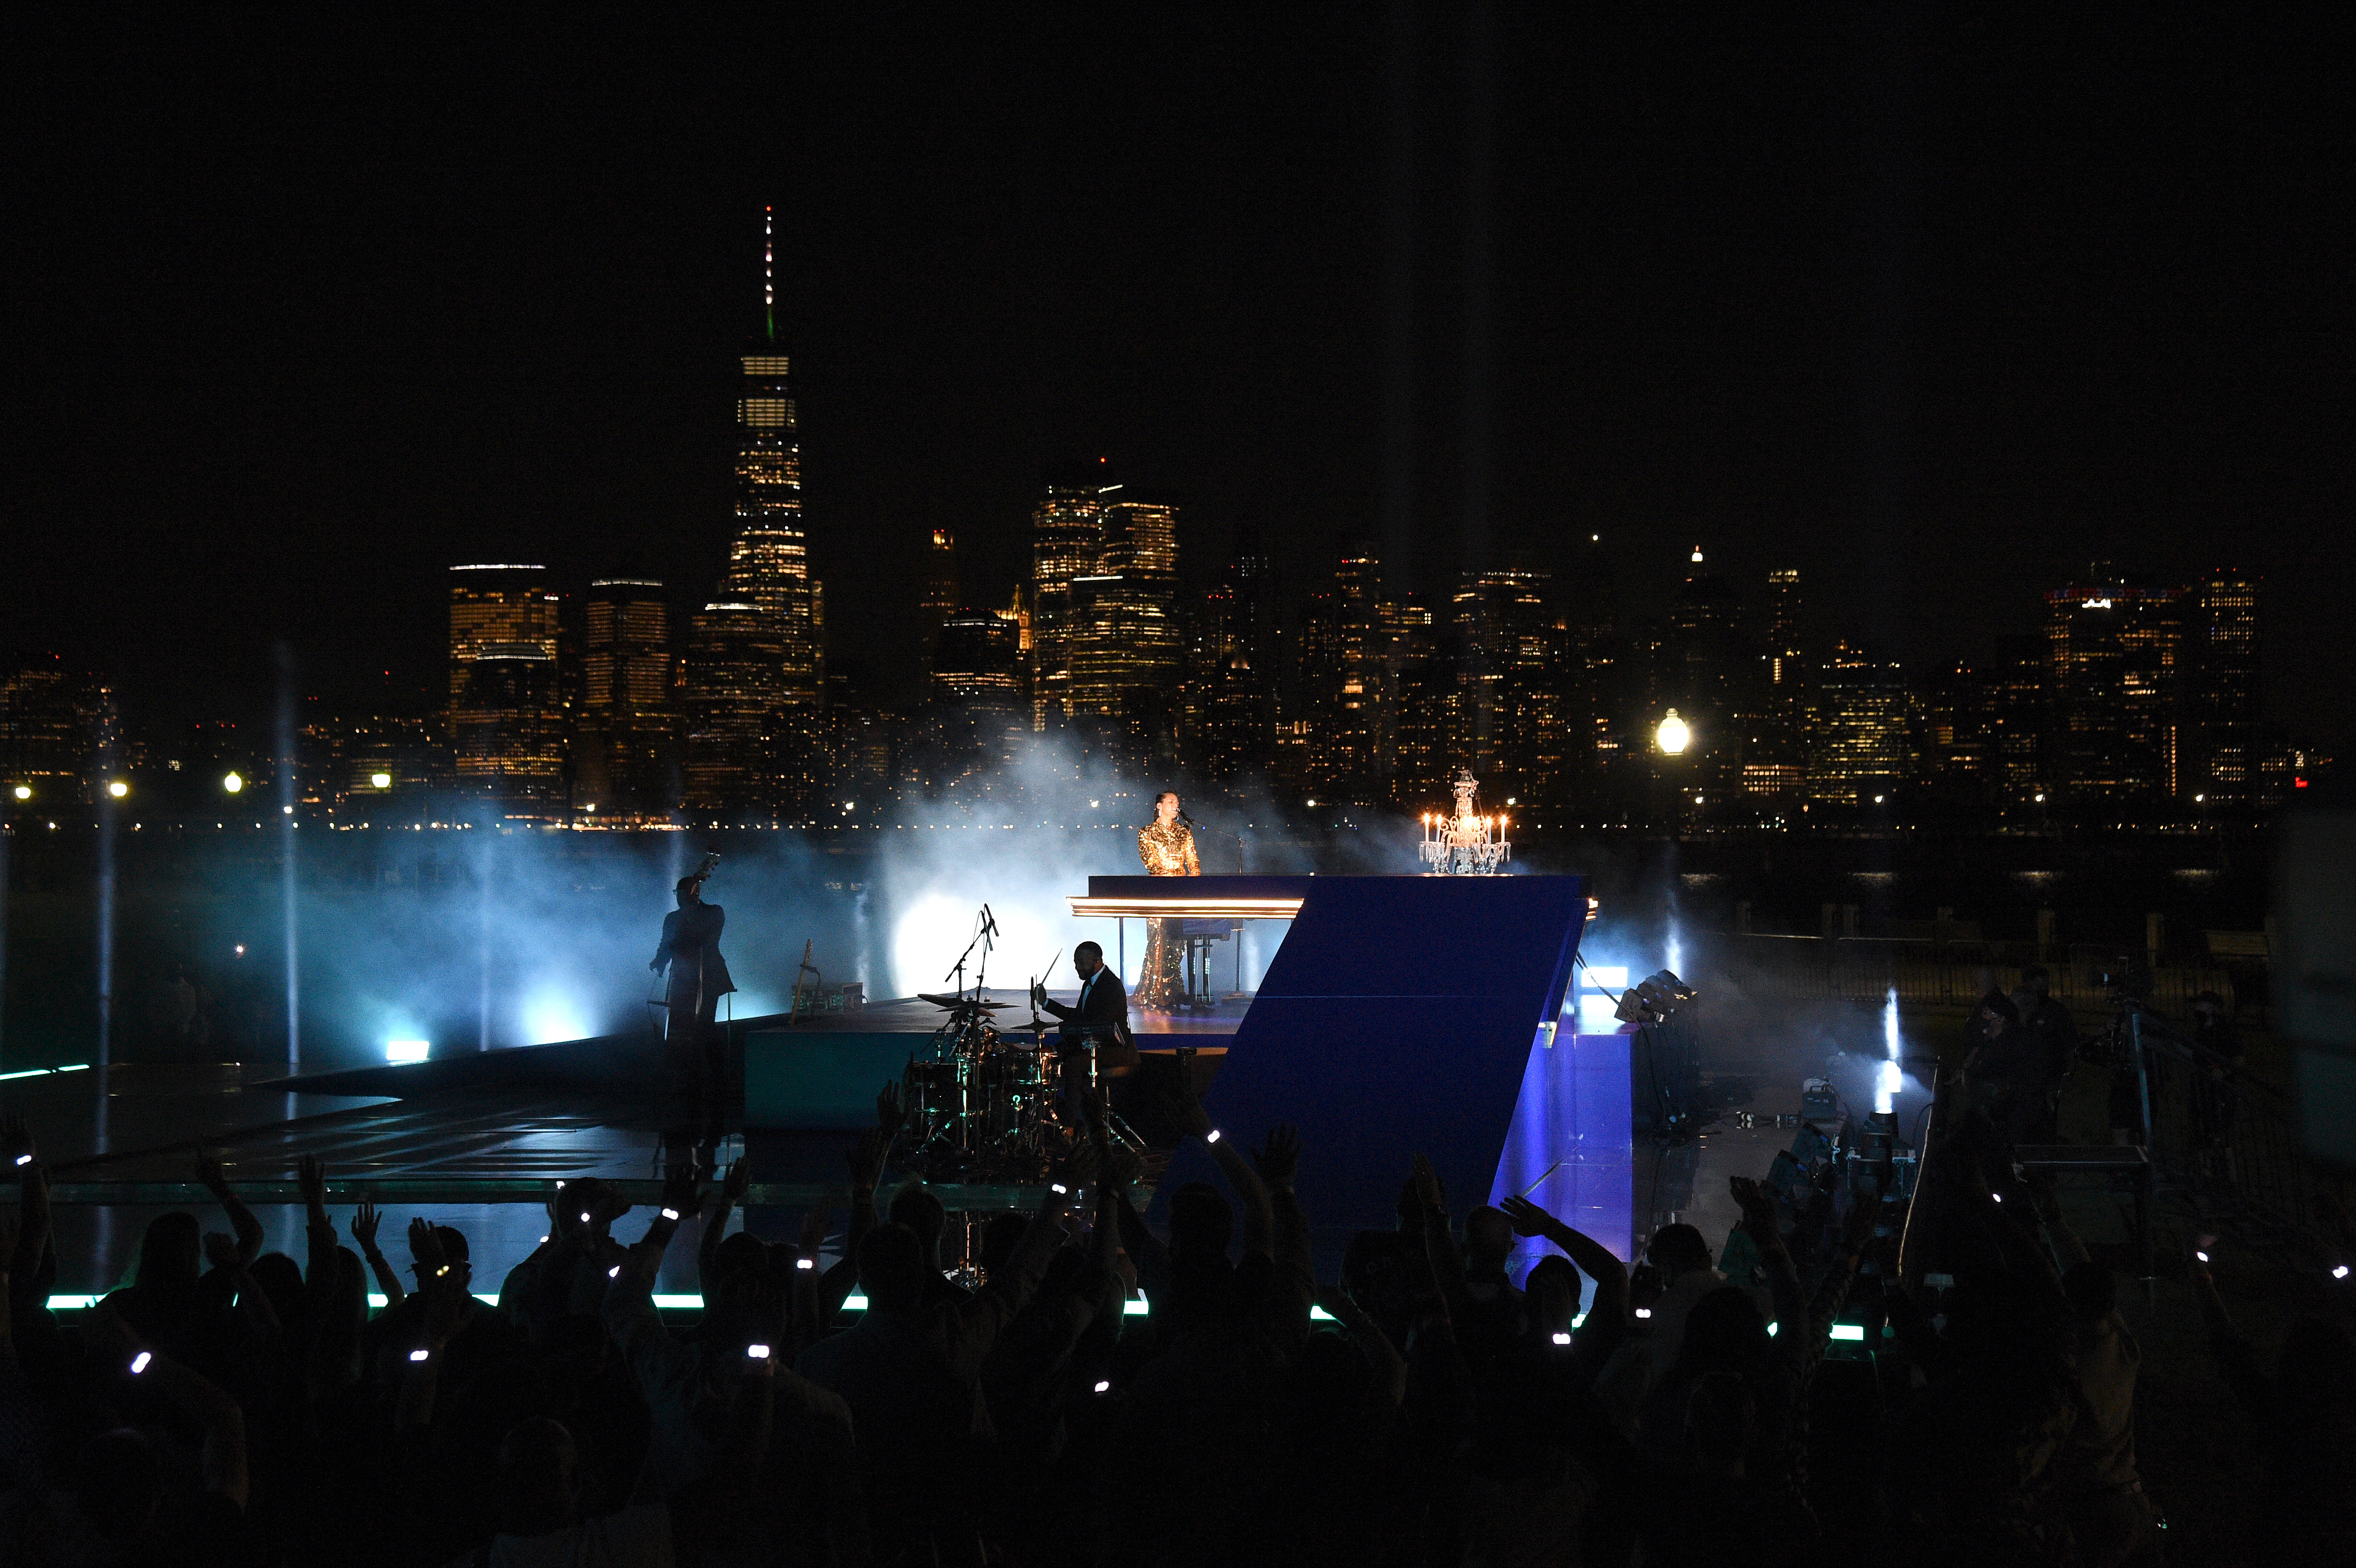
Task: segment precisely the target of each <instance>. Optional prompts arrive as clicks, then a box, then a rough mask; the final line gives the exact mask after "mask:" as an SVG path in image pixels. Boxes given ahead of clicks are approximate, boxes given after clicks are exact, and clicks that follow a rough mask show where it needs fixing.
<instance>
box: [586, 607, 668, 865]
mask: <svg viewBox="0 0 2356 1568" xmlns="http://www.w3.org/2000/svg"><path fill="white" fill-rule="evenodd" d="M583 611H584V627H583V636H582V646H583V652H582V661H581V664H582V694H581V707H580V710H579V714H578V716H577V718H576V720H575V728H576V733H577V736H578V741H577V743H576V744H575V747H574V751H573V804H574V805H575V806H576V807H579V808H582V809H584V810H586V809H588V808H590V807H594V813H593V815H594V816H600V817H612V818H615V819H616V820H622V821H627V820H634V819H637V820H643V819H648V818H652V819H655V820H662V819H665V818H668V817H669V815H670V810H671V807H672V806H674V805H677V804H678V801H679V790H678V787H677V783H676V778H677V773H678V763H677V760H676V758H675V756H674V755H673V748H672V731H671V716H670V695H671V692H670V685H671V652H670V611H669V605H668V604H667V603H665V602H664V599H663V585H662V584H661V583H659V582H653V581H647V580H645V579H643V578H605V579H603V580H601V581H595V582H592V583H591V584H590V585H589V597H588V600H587V602H586V603H585V604H584V606H583Z"/></svg>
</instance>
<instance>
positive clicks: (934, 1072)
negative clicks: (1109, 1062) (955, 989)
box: [901, 993, 1096, 1183]
mask: <svg viewBox="0 0 2356 1568" xmlns="http://www.w3.org/2000/svg"><path fill="white" fill-rule="evenodd" d="M920 996H921V997H922V999H923V1000H925V1001H927V1002H930V1003H932V1004H933V1006H935V1007H937V1008H944V1009H946V1010H947V1012H948V1017H947V1018H946V1019H943V1020H942V1022H941V1025H940V1027H939V1028H938V1029H935V1030H934V1031H933V1038H932V1042H931V1045H930V1047H929V1048H928V1050H927V1051H926V1055H925V1056H923V1057H919V1058H912V1059H910V1061H909V1062H908V1069H907V1073H906V1076H905V1080H904V1081H903V1083H902V1100H903V1103H904V1104H906V1106H907V1108H908V1121H907V1126H906V1130H905V1133H904V1134H903V1136H904V1138H905V1145H904V1147H903V1151H902V1154H901V1160H902V1162H903V1163H904V1164H905V1165H907V1166H909V1167H910V1168H914V1169H916V1170H919V1171H922V1172H923V1173H924V1174H925V1175H926V1177H927V1178H929V1179H933V1180H941V1179H948V1178H955V1179H961V1180H966V1181H991V1180H1000V1181H1008V1182H1017V1183H1020V1182H1026V1181H1035V1180H1037V1179H1040V1178H1042V1177H1044V1175H1046V1173H1047V1168H1048V1167H1049V1166H1051V1165H1053V1164H1054V1163H1055V1160H1056V1159H1057V1158H1059V1157H1061V1156H1062V1155H1063V1154H1064V1153H1065V1152H1066V1151H1067V1150H1068V1149H1069V1148H1070V1147H1072V1145H1073V1144H1074V1143H1075V1142H1076V1141H1077V1140H1078V1139H1079V1137H1080V1136H1082V1132H1083V1129H1082V1127H1081V1125H1080V1115H1079V1107H1078V1105H1077V1104H1073V1103H1070V1102H1069V1101H1068V1100H1067V1096H1066V1091H1067V1090H1068V1091H1070V1092H1071V1093H1072V1095H1074V1096H1076V1093H1077V1092H1078V1091H1079V1090H1080V1089H1083V1088H1093V1087H1095V1068H1096V1053H1095V1052H1094V1051H1072V1050H1060V1051H1059V1050H1054V1049H1050V1048H1049V1046H1048V1045H1047V1042H1046V1034H1045V1031H1046V1027H1047V1026H1046V1025H1045V1024H1044V1023H1043V1022H1042V1021H1041V1020H1039V1019H1033V1020H1032V1022H1031V1023H1030V1024H1029V1025H1028V1026H1026V1027H1023V1028H1020V1029H1006V1030H1001V1029H1000V1028H999V1027H998V1022H997V1020H996V1019H993V1018H992V1017H991V1014H992V1013H995V1012H998V1011H1000V1010H1001V1008H1003V1007H1004V1006H1005V1004H1003V1003H1000V1002H991V1001H985V1000H983V999H982V998H981V997H979V996H936V995H929V994H922V993H920ZM1025 1035H1027V1036H1029V1039H1027V1040H1026V1039H1024V1038H1023V1037H1024V1036H1025Z"/></svg>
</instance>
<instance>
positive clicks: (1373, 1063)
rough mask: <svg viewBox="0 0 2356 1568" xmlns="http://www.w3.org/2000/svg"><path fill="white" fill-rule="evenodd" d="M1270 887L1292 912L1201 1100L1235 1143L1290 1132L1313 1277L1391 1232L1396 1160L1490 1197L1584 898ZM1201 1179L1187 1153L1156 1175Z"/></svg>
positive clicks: (1359, 884)
mask: <svg viewBox="0 0 2356 1568" xmlns="http://www.w3.org/2000/svg"><path fill="white" fill-rule="evenodd" d="M1105 880H1106V881H1110V880H1112V879H1105ZM1124 880H1125V879H1124ZM1206 880H1207V879H1206ZM1219 880H1220V881H1221V882H1222V883H1226V882H1229V881H1234V880H1251V881H1255V882H1258V881H1262V880H1266V881H1269V882H1274V881H1277V880H1278V879H1258V878H1253V879H1227V878H1222V879H1219ZM1281 880H1282V881H1283V882H1284V883H1285V884H1288V886H1287V887H1286V888H1285V889H1284V891H1286V892H1287V893H1292V892H1295V891H1297V892H1298V894H1299V896H1301V898H1302V900H1303V902H1302V904H1301V912H1300V913H1299V914H1298V915H1297V916H1296V917H1295V918H1294V920H1293V923H1292V929H1291V931H1290V933H1288V934H1287V936H1286V938H1285V941H1284V944H1283V946H1281V947H1280V948H1279V949H1278V950H1277V953H1276V956H1275V957H1274V959H1273V960H1272V961H1271V962H1270V963H1269V968H1268V973H1267V975H1266V976H1264V977H1263V978H1262V980H1261V982H1260V987H1259V990H1258V994H1257V996H1256V997H1254V999H1253V1001H1252V1006H1251V1010H1250V1011H1249V1012H1248V1013H1246V1014H1245V1015H1244V1019H1243V1021H1242V1023H1241V1024H1240V1025H1238V1026H1237V1030H1236V1035H1235V1042H1234V1044H1233V1046H1232V1047H1230V1049H1229V1050H1228V1052H1227V1056H1226V1061H1224V1062H1222V1063H1221V1065H1220V1068H1219V1074H1218V1077H1217V1078H1216V1079H1215V1081H1214V1082H1213V1083H1212V1086H1211V1090H1210V1093H1209V1096H1208V1098H1207V1101H1206V1104H1207V1107H1208V1109H1209V1110H1210V1113H1211V1115H1212V1117H1213V1119H1214V1120H1215V1121H1216V1122H1217V1123H1218V1124H1219V1125H1220V1126H1221V1128H1222V1129H1223V1130H1225V1131H1226V1132H1227V1133H1228V1134H1229V1135H1231V1136H1236V1137H1238V1138H1241V1139H1244V1140H1246V1141H1249V1142H1256V1141H1258V1138H1259V1136H1261V1135H1262V1134H1263V1133H1264V1132H1265V1131H1266V1130H1267V1129H1268V1128H1269V1126H1272V1125H1276V1124H1278V1123H1283V1122H1290V1123H1293V1124H1296V1125H1299V1126H1300V1128H1301V1139H1302V1143H1303V1145H1304V1153H1303V1157H1302V1161H1301V1180H1300V1191H1301V1202H1302V1205H1303V1207H1304V1208H1305V1209H1306V1210H1307V1211H1308V1215H1309V1219H1310V1222H1311V1224H1312V1226H1313V1227H1314V1228H1315V1230H1316V1232H1317V1242H1318V1252H1319V1254H1320V1259H1321V1266H1323V1267H1324V1268H1326V1269H1328V1270H1330V1268H1331V1266H1332V1264H1333V1261H1334V1260H1335V1259H1337V1258H1338V1256H1339V1254H1340V1250H1341V1247H1342V1246H1343V1245H1344V1244H1345V1243H1346V1242H1347V1239H1348V1236H1349V1233H1350V1232H1353V1231H1357V1230H1365V1229H1382V1228H1387V1227H1388V1226H1389V1225H1390V1224H1392V1223H1393V1216H1394V1212H1395V1210H1396V1206H1397V1202H1398V1191H1399V1187H1400V1184H1401V1183H1402V1182H1404V1181H1405V1180H1406V1179H1407V1176H1408V1157H1409V1156H1411V1155H1414V1154H1422V1155H1424V1156H1426V1157H1429V1158H1430V1160H1431V1162H1432V1166H1433V1168H1435V1169H1436V1170H1437V1171H1438V1172H1439V1173H1440V1179H1441V1180H1442V1181H1443V1182H1444V1183H1445V1184H1446V1186H1447V1188H1448V1191H1449V1195H1450V1201H1451V1204H1452V1205H1453V1206H1454V1207H1456V1208H1457V1209H1459V1210H1462V1208H1463V1207H1464V1206H1466V1205H1468V1204H1470V1203H1473V1202H1477V1201H1479V1200H1483V1199H1484V1198H1485V1197H1487V1195H1488V1194H1489V1192H1490V1190H1491V1188H1492V1186H1493V1185H1494V1182H1495V1179H1496V1176H1497V1169H1498V1159H1499V1155H1500V1152H1501V1150H1502V1149H1503V1147H1505V1139H1506V1134H1507V1129H1508V1128H1509V1127H1510V1126H1511V1125H1512V1123H1513V1118H1514V1107H1515V1099H1516V1096H1517V1095H1518V1093H1519V1092H1520V1090H1521V1088H1522V1084H1523V1080H1524V1077H1525V1075H1526V1069H1527V1066H1528V1062H1529V1058H1530V1052H1531V1050H1532V1047H1533V1044H1534V1043H1535V1041H1536V1040H1537V1039H1538V1038H1539V1037H1540V1034H1541V1029H1540V1026H1541V1025H1542V1024H1544V1023H1546V1022H1547V1021H1549V1020H1551V1019H1555V1018H1556V1017H1557V1016H1558V1014H1559V1013H1560V1011H1561V1009H1562V1001H1563V993H1564V990H1565V987H1566V986H1567V985H1568V983H1569V976H1570V966H1571V960H1572V957H1573V955H1575V954H1576V953H1577V951H1578V946H1579V937H1580V931H1581V929H1582V927H1583V924H1584V923H1585V920H1586V914H1587V893H1586V885H1585V882H1584V880H1582V879H1580V878H1577V877H1315V878H1285V879H1281ZM1095 885H1096V884H1092V887H1093V886H1095ZM1124 891H1125V890H1124ZM1208 1169H1209V1162H1208V1159H1207V1157H1206V1156H1205V1155H1204V1154H1203V1153H1202V1151H1201V1150H1200V1148H1199V1147H1194V1146H1190V1147H1188V1148H1187V1149H1186V1150H1185V1151H1183V1154H1182V1156H1181V1158H1180V1160H1179V1162H1178V1163H1177V1164H1176V1165H1174V1166H1173V1168H1172V1171H1171V1180H1172V1182H1175V1181H1182V1180H1188V1179H1197V1178H1199V1177H1202V1176H1204V1175H1205V1173H1206V1172H1207V1171H1208ZM1169 1185H1171V1183H1170V1182H1165V1184H1164V1190H1165V1191H1166V1190H1167V1189H1168V1187H1169Z"/></svg>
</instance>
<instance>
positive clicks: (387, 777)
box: [369, 773, 392, 789]
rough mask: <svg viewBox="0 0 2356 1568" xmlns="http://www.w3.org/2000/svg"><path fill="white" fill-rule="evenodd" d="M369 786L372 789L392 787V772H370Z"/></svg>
mask: <svg viewBox="0 0 2356 1568" xmlns="http://www.w3.org/2000/svg"><path fill="white" fill-rule="evenodd" d="M391 787H392V775H391V773H370V774H369V788H370V789H391Z"/></svg>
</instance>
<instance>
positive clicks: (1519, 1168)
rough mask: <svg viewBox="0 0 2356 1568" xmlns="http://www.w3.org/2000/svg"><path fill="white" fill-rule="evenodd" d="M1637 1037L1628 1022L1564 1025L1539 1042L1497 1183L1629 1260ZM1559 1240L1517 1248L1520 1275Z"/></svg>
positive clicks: (1494, 1193) (1496, 1192)
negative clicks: (1585, 1030)
mask: <svg viewBox="0 0 2356 1568" xmlns="http://www.w3.org/2000/svg"><path fill="white" fill-rule="evenodd" d="M1565 1012H1566V1018H1567V1019H1568V1018H1571V1017H1576V1016H1577V1009H1576V1008H1567V1009H1565ZM1633 1040H1634V1030H1633V1027H1631V1026H1626V1025H1622V1026H1620V1027H1619V1028H1617V1029H1613V1030H1612V1032H1610V1033H1598V1034H1573V1033H1571V1032H1569V1029H1568V1028H1566V1029H1561V1030H1558V1032H1557V1033H1556V1035H1555V1038H1554V1040H1553V1042H1552V1043H1551V1044H1548V1043H1547V1042H1546V1041H1544V1040H1541V1041H1540V1042H1539V1043H1538V1044H1537V1045H1536V1046H1533V1047H1532V1048H1531V1051H1530V1055H1529V1062H1528V1065H1527V1067H1526V1069H1525V1070H1524V1072H1523V1073H1522V1088H1521V1093H1520V1096H1519V1097H1518V1098H1517V1099H1516V1100H1515V1104H1514V1122H1513V1126H1512V1129H1511V1130H1510V1131H1508V1132H1507V1133H1506V1135H1505V1152H1504V1153H1503V1154H1502V1155H1501V1156H1500V1157H1499V1158H1498V1160H1497V1174H1496V1179H1495V1181H1494V1183H1493V1184H1492V1186H1491V1187H1490V1189H1489V1201H1490V1202H1492V1203H1496V1202H1498V1201H1500V1200H1503V1199H1505V1198H1506V1197H1509V1196H1512V1197H1526V1198H1527V1199H1528V1200H1530V1201H1531V1202H1533V1203H1535V1204H1537V1206H1538V1207H1539V1208H1541V1209H1544V1210H1545V1211H1547V1212H1548V1213H1550V1214H1552V1215H1554V1216H1555V1217H1556V1218H1557V1219H1558V1220H1561V1221H1563V1222H1564V1223H1565V1224H1568V1225H1570V1226H1571V1227H1573V1228H1574V1229H1577V1230H1580V1231H1583V1232H1586V1233H1587V1234H1589V1235H1590V1236H1592V1237H1594V1238H1595V1239H1596V1240H1597V1241H1599V1242H1601V1243H1603V1244H1604V1245H1605V1246H1607V1247H1609V1248H1611V1249H1612V1253H1613V1254H1614V1255H1616V1256H1618V1257H1619V1258H1621V1259H1622V1261H1630V1260H1633V1257H1634V1248H1635V1213H1636V1198H1635V1174H1636V1168H1635V1139H1634V1134H1633V1115H1632V1111H1631V1105H1632V1093H1633V1088H1634V1083H1633V1077H1632V1074H1631V1072H1630V1061H1629V1052H1630V1050H1631V1048H1632V1046H1633ZM1554 1250H1555V1249H1554V1248H1553V1247H1551V1246H1549V1245H1547V1243H1544V1242H1540V1241H1537V1240H1534V1239H1524V1240H1523V1241H1522V1242H1521V1243H1519V1245H1517V1246H1516V1247H1515V1250H1514V1257H1515V1263H1514V1266H1513V1271H1512V1272H1513V1273H1515V1275H1520V1274H1521V1273H1522V1272H1523V1271H1524V1270H1526V1268H1527V1267H1528V1265H1529V1264H1532V1263H1535V1262H1537V1259H1538V1258H1539V1257H1541V1256H1543V1255H1544V1254H1545V1253H1550V1252H1552V1251H1554Z"/></svg>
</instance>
